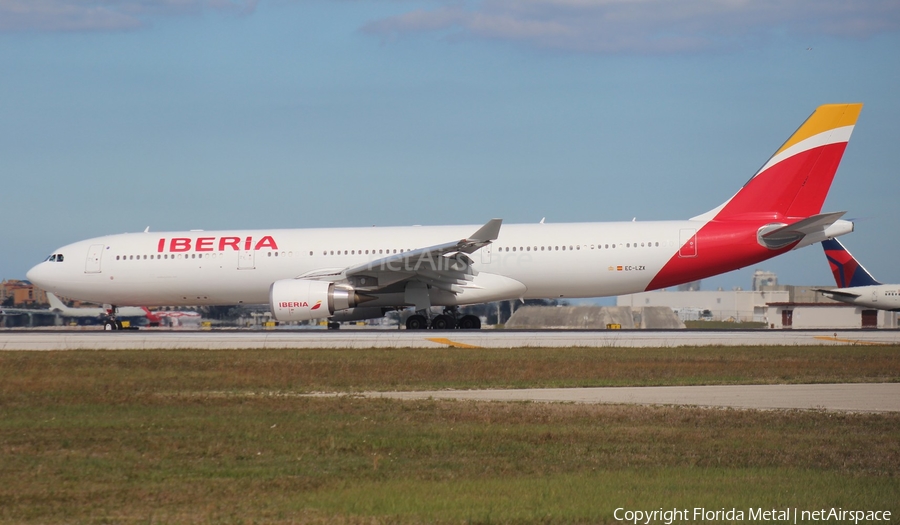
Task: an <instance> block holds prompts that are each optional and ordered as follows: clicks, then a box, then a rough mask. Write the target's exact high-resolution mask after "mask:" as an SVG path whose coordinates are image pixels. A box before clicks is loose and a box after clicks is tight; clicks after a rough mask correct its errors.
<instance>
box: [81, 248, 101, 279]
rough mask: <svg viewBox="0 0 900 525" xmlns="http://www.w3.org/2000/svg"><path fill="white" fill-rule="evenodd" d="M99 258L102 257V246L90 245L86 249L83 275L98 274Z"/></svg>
mask: <svg viewBox="0 0 900 525" xmlns="http://www.w3.org/2000/svg"><path fill="white" fill-rule="evenodd" d="M101 257H103V245H102V244H92V245H91V247H90V248H88V253H87V260H85V262H84V273H100V258H101Z"/></svg>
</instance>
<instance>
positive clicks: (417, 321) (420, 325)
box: [406, 308, 481, 330]
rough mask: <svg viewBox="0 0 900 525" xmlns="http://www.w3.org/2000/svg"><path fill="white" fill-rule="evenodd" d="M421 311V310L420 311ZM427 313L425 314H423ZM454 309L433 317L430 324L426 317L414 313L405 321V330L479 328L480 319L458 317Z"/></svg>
mask: <svg viewBox="0 0 900 525" xmlns="http://www.w3.org/2000/svg"><path fill="white" fill-rule="evenodd" d="M420 311H421V310H420ZM425 313H427V312H425ZM458 313H459V312H458V310H457V309H456V308H447V309H446V310H444V313H442V314H441V315H437V316H435V317H434V318H433V319H432V320H431V323H430V326H429V323H428V317H426V316H425V315H423V314H421V313H418V312H417V313H415V314H413V315H411V316H409V317H408V318H407V319H406V329H407V330H425V329H427V328H431V329H432V330H453V329H454V328H459V329H461V330H478V329H480V328H481V319H479V318H478V317H477V316H474V315H464V316H462V317H459V315H458Z"/></svg>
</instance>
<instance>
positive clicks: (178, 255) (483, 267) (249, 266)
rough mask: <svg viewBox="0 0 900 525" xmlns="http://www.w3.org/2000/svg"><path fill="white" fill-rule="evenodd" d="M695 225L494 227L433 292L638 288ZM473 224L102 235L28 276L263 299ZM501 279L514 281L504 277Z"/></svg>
mask: <svg viewBox="0 0 900 525" xmlns="http://www.w3.org/2000/svg"><path fill="white" fill-rule="evenodd" d="M705 223H706V221H694V220H692V221H664V222H621V223H579V224H571V223H570V224H518V225H515V224H513V225H504V226H503V227H502V230H501V232H500V235H499V238H497V239H496V240H495V241H494V242H493V243H492V244H490V245H488V246H485V247H483V248H481V249H480V250H478V251H476V252H475V253H473V254H472V255H471V257H472V259H473V260H474V265H473V266H474V268H475V269H476V270H477V271H478V272H479V274H478V275H477V276H476V278H475V280H474V283H473V284H474V285H475V286H474V287H472V289H467V290H465V291H464V292H463V293H461V294H458V295H453V294H448V293H445V294H441V293H435V294H434V295H433V297H432V302H433V304H435V305H454V304H471V303H475V302H483V301H487V300H497V299H512V298H551V297H552V298H558V297H597V296H607V295H619V294H624V293H632V292H639V291H643V290H645V289H646V288H647V286H648V284H649V283H650V281H651V280H652V279H653V277H654V276H655V275H656V274H657V273H658V272H659V271H660V269H662V268H663V266H664V265H666V263H667V262H668V261H670V260H671V259H672V258H673V257H677V256H679V254H682V255H683V256H684V257H687V258H690V257H696V255H697V250H702V249H703V247H702V246H699V247H698V246H692V247H691V248H690V249H686V248H685V246H687V243H688V240H689V238H690V237H691V236H692V235H693V234H694V233H695V232H697V231H698V230H699V229H700V228H701V227H702V226H703V225H704V224H705ZM475 229H477V225H476V226H472V225H469V226H412V227H378V228H376V227H371V228H336V229H294V230H287V229H283V230H238V231H217V232H203V231H189V232H163V233H132V234H121V235H110V236H105V237H98V238H94V239H89V240H86V241H81V242H77V243H73V244H70V245H67V246H65V247H63V248H60V249H59V250H58V253H59V254H61V255H63V256H64V260H63V262H56V261H45V262H43V263H41V264H39V265H37V266H35V267H34V268H33V269H32V270H31V271H30V272H29V273H28V277H29V279H31V280H32V281H33V282H35V283H36V284H38V285H40V286H42V287H44V288H46V289H47V290H48V291H52V292H54V293H57V294H59V295H63V296H66V297H71V298H77V299H81V300H86V301H92V302H96V303H101V304H115V305H143V306H162V305H207V304H209V305H212V304H241V303H244V304H259V303H266V302H267V301H268V300H269V295H268V294H269V286H270V285H271V284H272V283H273V282H275V281H278V280H280V279H291V278H295V277H298V276H302V275H304V274H306V273H308V272H314V271H321V270H323V269H335V271H340V270H341V269H344V268H348V267H353V266H356V265H360V264H365V263H367V262H370V261H373V260H377V259H381V258H384V257H386V256H387V255H388V254H393V253H399V252H401V251H408V250H413V249H418V248H423V247H427V246H431V245H434V244H435V243H436V242H443V241H453V240H455V239H460V238H465V236H466V235H469V234H471V233H472V231H474V230H475ZM686 250H687V251H686ZM691 250H693V251H691ZM714 271H721V269H710V273H709V274H712V273H714ZM496 276H501V277H496ZM510 280H511V281H510ZM688 280H690V279H688ZM509 282H516V283H521V286H514V287H510V286H508V283H509ZM479 283H482V284H483V286H480V287H479V286H478V285H479ZM494 283H500V284H499V285H498V286H497V292H496V293H493V292H491V290H490V289H491V287H492V286H493V285H494ZM511 291H512V292H511ZM470 292H471V293H470ZM510 293H514V295H513V296H510ZM389 296H390V294H383V295H382V296H381V299H379V300H378V301H376V302H372V303H369V304H368V305H367V306H380V305H382V304H384V305H396V304H397V303H396V301H397V300H399V301H400V303H402V302H403V301H402V293H399V295H398V296H396V297H389ZM398 297H400V299H398Z"/></svg>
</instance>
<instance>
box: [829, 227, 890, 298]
mask: <svg viewBox="0 0 900 525" xmlns="http://www.w3.org/2000/svg"><path fill="white" fill-rule="evenodd" d="M822 248H824V249H825V257H826V258H827V259H828V264H829V266H831V273H833V274H834V282H835V284H837V286H838V288H853V287H856V286H871V285H876V284H881V283H880V282H878V281H876V280H875V278H874V277H872V274H870V273H869V272H868V271H867V270H866V269H865V268H863V265H861V264H860V263H859V261H857V260H856V258H855V257H853V255H851V254H850V252H849V251H847V248H844V245H843V244H841V243H840V241H838V240H837V239H829V240H826V241H822Z"/></svg>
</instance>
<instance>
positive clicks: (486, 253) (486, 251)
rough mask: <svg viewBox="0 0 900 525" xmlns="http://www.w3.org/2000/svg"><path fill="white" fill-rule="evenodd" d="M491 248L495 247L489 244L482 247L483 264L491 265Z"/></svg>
mask: <svg viewBox="0 0 900 525" xmlns="http://www.w3.org/2000/svg"><path fill="white" fill-rule="evenodd" d="M491 246H493V245H492V244H488V245H487V246H482V247H481V264H491Z"/></svg>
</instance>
